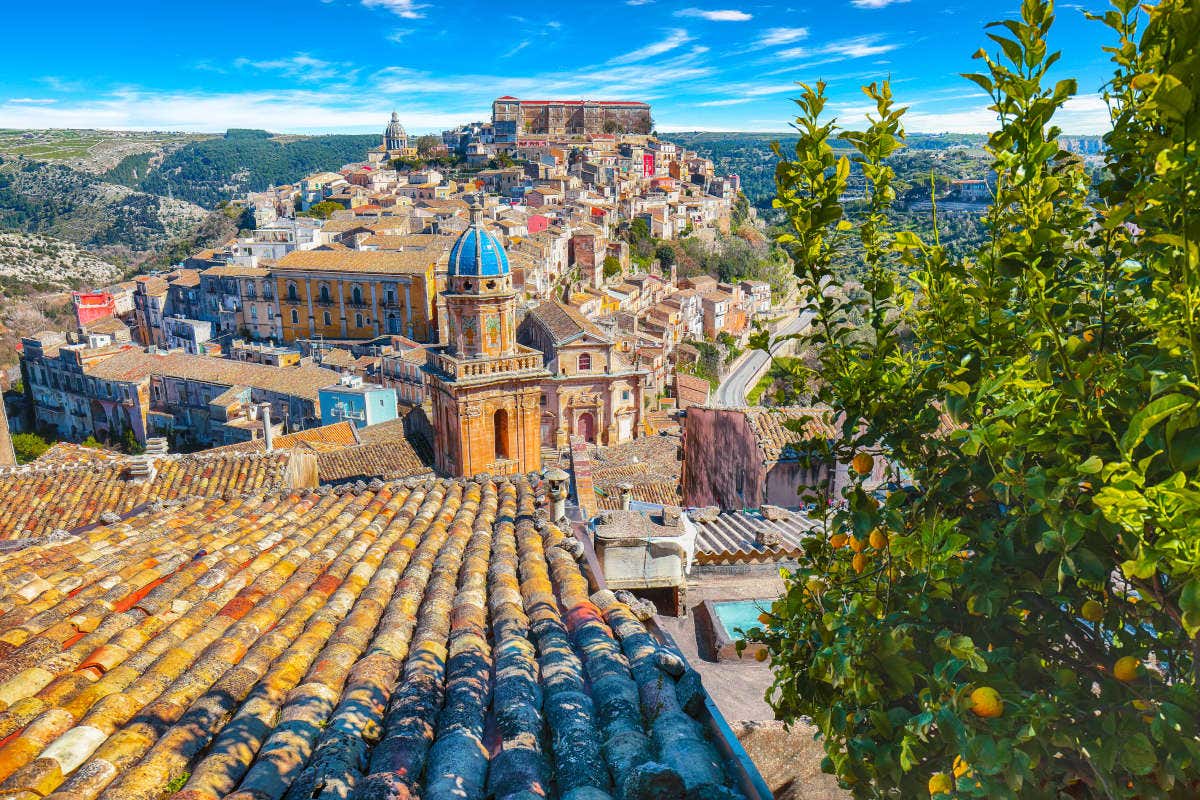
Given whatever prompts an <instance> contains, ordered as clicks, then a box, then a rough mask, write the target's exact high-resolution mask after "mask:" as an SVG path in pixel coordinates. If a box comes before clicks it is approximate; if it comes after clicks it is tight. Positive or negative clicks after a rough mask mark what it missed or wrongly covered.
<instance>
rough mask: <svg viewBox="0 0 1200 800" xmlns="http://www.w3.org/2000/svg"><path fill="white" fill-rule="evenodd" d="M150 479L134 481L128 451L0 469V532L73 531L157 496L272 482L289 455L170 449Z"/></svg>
mask: <svg viewBox="0 0 1200 800" xmlns="http://www.w3.org/2000/svg"><path fill="white" fill-rule="evenodd" d="M154 464H155V475H154V478H153V479H152V480H150V481H142V482H138V481H135V480H134V479H133V478H134V475H133V473H132V472H131V465H132V459H128V458H127V459H123V460H119V461H113V462H111V463H80V464H67V465H59V466H48V467H47V466H39V465H38V464H37V462H35V463H34V464H32V465H28V466H25V467H21V468H18V469H15V470H9V471H7V472H4V473H0V500H2V502H0V540H11V539H29V538H38V537H41V536H45V535H47V534H49V533H51V532H53V531H56V530H61V531H68V532H70V531H74V530H75V529H77V528H80V527H83V526H86V525H91V524H93V523H96V522H99V521H100V518H101V516H102V515H104V514H105V512H111V513H114V514H128V513H130V512H131V511H133V510H134V509H135V508H137V507H138V506H141V505H142V504H144V503H149V502H152V501H154V500H171V499H176V498H181V497H211V496H216V495H223V494H225V493H226V492H243V491H255V490H262V489H272V488H277V487H279V486H281V485H282V483H283V481H284V473H285V470H286V468H287V464H288V457H287V455H286V454H283V453H273V454H270V455H268V454H262V455H258V454H253V453H251V454H220V455H210V456H168V457H166V458H160V459H158V460H156V461H155V462H154Z"/></svg>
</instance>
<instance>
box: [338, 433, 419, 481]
mask: <svg viewBox="0 0 1200 800" xmlns="http://www.w3.org/2000/svg"><path fill="white" fill-rule="evenodd" d="M432 474H433V469H432V468H431V467H430V466H429V464H427V463H425V462H424V461H422V460H421V457H420V456H419V455H417V451H416V449H415V448H414V447H413V446H412V445H411V444H410V443H409V442H408V440H407V439H397V440H393V441H389V442H376V443H374V444H360V445H355V446H354V447H343V448H339V449H336V450H331V451H328V452H323V453H319V454H318V455H317V476H318V478H319V479H320V481H321V483H345V482H347V481H356V480H370V479H372V478H382V479H384V480H394V479H398V478H411V477H414V476H418V475H421V476H425V475H432Z"/></svg>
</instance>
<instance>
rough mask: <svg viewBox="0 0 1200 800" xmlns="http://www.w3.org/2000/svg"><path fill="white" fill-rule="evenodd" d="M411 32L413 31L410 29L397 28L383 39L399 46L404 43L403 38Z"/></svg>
mask: <svg viewBox="0 0 1200 800" xmlns="http://www.w3.org/2000/svg"><path fill="white" fill-rule="evenodd" d="M412 32H413V30H412V29H411V28H397V29H396V30H394V31H392V32H391V33H389V34H388V35H387V37H385V38H387V40H388V41H389V42H393V43H395V44H400V43H402V42H403V41H404V38H405V37H406V36H408V35H409V34H411V33H412Z"/></svg>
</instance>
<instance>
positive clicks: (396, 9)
mask: <svg viewBox="0 0 1200 800" xmlns="http://www.w3.org/2000/svg"><path fill="white" fill-rule="evenodd" d="M362 4H363V5H364V6H366V7H367V8H383V9H386V10H388V11H391V12H392V13H393V14H395V15H396V16H398V17H403V18H404V19H421V18H422V17H424V16H425V15H424V14H422V13H421V9H422V8H425V7H426V6H424V5H421V4H419V3H417V2H416V0H362Z"/></svg>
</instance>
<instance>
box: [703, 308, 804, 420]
mask: <svg viewBox="0 0 1200 800" xmlns="http://www.w3.org/2000/svg"><path fill="white" fill-rule="evenodd" d="M813 316H815V315H814V312H812V311H805V312H803V313H802V314H800V315H799V316H797V317H796V318H795V319H794V320H792V321H791V322H789V323H788V324H787V325H784V326H783V327H782V328H780V329H779V330H778V331H776V332H775V336H776V337H777V338H782V337H784V336H788V335H790V334H793V333H799V332H800V331H802V330H804V329H805V328H807V327H808V325H809V323H811V322H812V320H813ZM785 344H786V342H777V343H776V344H775V346H774V347H772V349H771V353H772V355H773V354H775V353H777V352H779V350H780V349H781V348H783V347H784V345H785ZM768 358H769V356H768V355H767V354H766V353H764V352H763V351H762V350H751V351H750V352H749V353H747V354H746V355H744V356H742V358H741V360H740V361H739V362H738V363H737V365H736V366H734V368H733V370H732V371H731V372H730V373H729V374H728V375H726V376H725V380H723V381H721V385H720V386H718V387H717V393H716V395H715V396H714V397H713V402H714V403H715V404H716V405H718V406H722V407H724V408H740V407H742V406H745V405H746V393H747V392H749V391H750V389H751V387H752V386H753V383H754V382H756V381H757V380H758V378H759V373H760V371H761V370H762V369H763V367H764V366H765V365H766V363H767V359H768Z"/></svg>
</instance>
